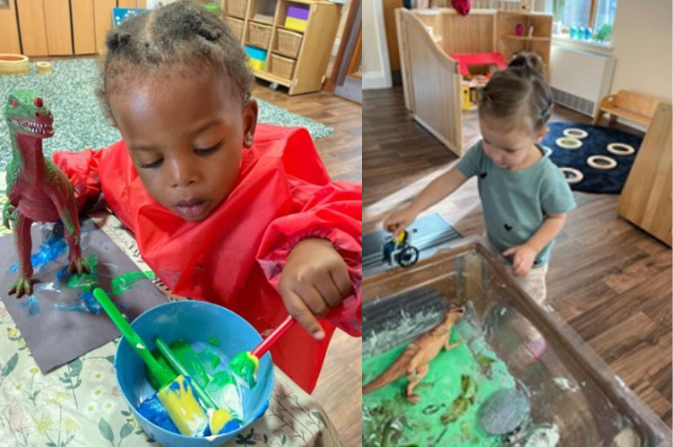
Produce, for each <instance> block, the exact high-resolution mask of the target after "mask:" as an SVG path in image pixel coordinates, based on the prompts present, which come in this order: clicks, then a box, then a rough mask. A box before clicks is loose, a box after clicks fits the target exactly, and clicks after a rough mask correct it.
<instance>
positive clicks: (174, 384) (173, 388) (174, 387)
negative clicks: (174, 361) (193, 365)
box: [170, 380, 180, 392]
mask: <svg viewBox="0 0 673 447" xmlns="http://www.w3.org/2000/svg"><path fill="white" fill-rule="evenodd" d="M170 387H171V391H175V392H178V391H180V384H179V383H178V382H177V381H176V380H174V381H173V382H171V385H170Z"/></svg>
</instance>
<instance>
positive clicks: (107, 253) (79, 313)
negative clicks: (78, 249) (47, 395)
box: [0, 220, 167, 373]
mask: <svg viewBox="0 0 673 447" xmlns="http://www.w3.org/2000/svg"><path fill="white" fill-rule="evenodd" d="M81 226H82V243H81V246H82V255H83V257H84V259H91V257H92V256H96V257H97V258H98V271H97V275H96V281H97V282H98V285H99V287H102V288H103V289H104V290H106V291H107V292H108V294H110V292H111V291H112V287H111V283H112V281H113V279H114V278H118V277H119V276H121V275H125V274H127V273H131V272H139V270H138V268H137V267H136V265H135V264H134V263H133V262H132V261H131V260H130V259H129V258H128V257H127V256H126V255H125V254H124V253H123V252H122V251H121V250H120V249H119V248H118V247H117V246H116V245H115V244H114V243H113V242H112V241H111V240H110V238H109V237H108V236H107V235H106V234H105V233H104V232H103V231H102V230H101V229H99V228H98V227H96V225H95V224H94V223H93V222H92V221H91V220H84V221H83V222H82V223H81ZM31 234H32V238H33V241H32V242H33V249H32V253H33V255H32V258H33V267H34V270H35V273H34V274H33V280H34V282H35V281H37V282H36V283H35V285H34V286H33V295H32V296H30V297H26V296H23V297H22V298H21V299H17V298H16V295H11V296H10V295H8V293H7V292H8V291H9V289H10V288H11V285H12V284H13V283H14V281H15V280H16V278H17V275H18V273H16V272H15V271H12V270H16V269H17V266H18V264H17V260H18V258H17V255H16V252H15V250H14V241H13V236H12V235H9V236H3V237H0V297H1V298H2V301H3V302H4V304H5V307H6V308H7V310H8V311H9V314H10V315H11V316H12V318H13V319H14V321H15V322H16V324H17V326H18V328H19V330H20V331H21V334H22V336H23V338H24V339H25V341H26V345H27V346H28V349H30V351H31V353H32V355H33V357H34V358H35V361H36V362H37V365H38V366H39V367H40V369H41V370H42V372H43V373H47V372H49V371H50V370H52V369H54V368H56V367H58V366H60V365H63V364H65V363H67V362H70V361H71V360H74V359H76V358H78V357H80V356H82V355H84V354H85V353H87V352H89V351H91V350H93V349H96V348H98V347H100V346H102V345H104V344H105V343H108V342H109V341H111V340H113V339H115V338H117V337H119V335H120V333H119V331H118V330H117V328H116V327H115V326H114V324H112V321H110V319H109V317H108V316H107V314H106V313H105V312H104V311H103V310H102V309H101V308H100V306H99V305H98V303H97V302H96V300H95V299H94V298H93V297H92V296H91V294H90V293H89V294H86V293H84V290H86V288H85V287H81V286H80V287H77V284H74V283H73V282H72V281H70V283H68V278H69V275H68V274H67V272H66V271H65V270H66V269H67V266H68V249H67V245H66V244H65V241H64V239H63V236H62V226H61V224H60V223H59V224H56V225H54V224H35V225H33V227H32V228H31ZM117 281H119V280H117ZM110 297H111V298H112V300H113V301H114V302H115V303H116V304H117V306H118V307H119V308H120V310H121V312H122V313H123V314H125V315H126V316H127V318H128V320H129V321H133V320H134V319H135V318H136V317H137V316H138V315H140V314H141V313H143V312H144V311H145V310H147V309H150V308H152V307H154V306H157V305H159V304H162V303H165V302H166V301H167V299H166V297H165V296H164V295H163V294H162V293H161V292H160V291H159V290H158V289H157V288H156V287H155V286H154V284H152V282H151V281H150V280H149V279H140V280H138V281H137V282H134V283H133V285H132V287H131V288H130V289H128V290H126V291H125V292H123V293H121V294H120V295H119V296H113V295H110ZM87 302H88V304H87ZM96 312H97V313H96Z"/></svg>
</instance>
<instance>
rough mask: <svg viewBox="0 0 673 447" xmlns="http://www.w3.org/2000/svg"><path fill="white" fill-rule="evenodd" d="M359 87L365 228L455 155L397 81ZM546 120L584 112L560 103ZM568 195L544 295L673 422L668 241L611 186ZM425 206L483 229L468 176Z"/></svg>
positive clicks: (467, 130)
mask: <svg viewBox="0 0 673 447" xmlns="http://www.w3.org/2000/svg"><path fill="white" fill-rule="evenodd" d="M363 93H364V98H363V104H364V105H363V107H364V111H363V126H364V132H363V140H364V147H365V150H364V152H363V158H364V175H363V177H364V179H363V182H364V185H365V187H364V199H363V232H364V233H367V232H370V231H373V230H377V229H379V228H380V222H381V220H382V219H383V218H384V217H385V215H386V214H387V213H388V212H389V211H390V210H391V209H392V208H394V207H396V206H399V205H400V204H402V203H404V202H406V201H408V200H410V199H411V198H412V197H414V196H415V195H416V194H417V193H418V192H419V190H420V189H422V188H423V187H424V186H425V185H427V184H428V182H429V181H430V180H431V179H433V178H434V177H436V176H437V175H438V174H439V173H441V172H444V171H445V170H446V169H447V168H448V167H449V166H451V165H452V164H453V162H455V161H456V157H455V156H454V155H452V154H451V153H450V152H449V150H448V149H446V148H445V147H444V146H443V145H441V144H440V143H439V142H437V140H435V139H434V138H433V137H432V136H430V134H429V133H428V132H426V131H425V130H423V129H422V128H420V126H418V125H417V124H416V123H415V122H413V121H412V120H411V118H410V117H409V114H408V113H407V112H406V110H405V108H404V99H403V94H402V90H401V89H400V88H395V89H392V90H367V91H365V92H363ZM552 120H569V121H574V122H580V123H588V122H590V119H589V118H588V117H586V116H584V115H580V114H577V113H574V112H572V111H569V110H567V109H563V108H561V107H558V108H557V111H556V112H555V113H554V115H553V116H552ZM463 133H464V136H463V144H471V143H474V142H476V141H478V139H479V134H478V127H477V122H476V117H475V116H474V114H473V115H471V116H470V117H469V118H468V119H466V120H464V126H463ZM575 199H576V200H577V203H578V208H577V209H575V210H574V211H572V212H571V214H570V216H569V219H568V223H567V224H566V226H565V228H564V229H563V231H562V233H561V234H560V236H559V238H558V240H557V245H556V247H555V248H554V251H553V254H552V258H551V264H550V270H549V274H548V276H547V286H548V297H549V304H550V305H551V306H552V307H553V308H554V309H555V310H556V311H557V312H558V313H559V314H560V316H561V317H562V318H563V319H564V320H565V321H566V322H567V323H568V324H569V325H570V326H571V327H572V328H573V329H574V330H575V331H577V333H578V334H579V335H580V336H581V337H582V338H584V339H585V340H586V341H588V343H589V345H590V346H591V347H592V348H593V349H594V350H595V351H596V352H597V353H598V355H599V356H600V357H601V358H602V359H603V360H604V361H605V362H606V363H607V364H608V365H609V366H610V367H611V368H612V370H613V372H614V373H615V374H617V375H619V376H620V377H621V378H622V379H623V380H624V382H626V383H627V384H628V385H629V386H630V387H631V388H632V389H633V390H634V391H635V392H636V393H637V394H638V395H639V396H640V398H641V399H642V400H643V401H644V402H645V403H646V404H647V405H649V406H650V408H652V409H653V410H654V412H655V413H656V414H658V415H659V416H660V417H661V418H662V420H663V421H664V422H665V423H666V424H668V425H669V427H670V426H671V393H672V391H671V348H672V343H671V323H672V321H671V272H672V270H671V250H670V248H668V247H667V246H665V245H664V244H662V243H660V242H658V241H657V240H656V239H654V238H652V237H651V236H649V235H648V234H647V233H645V232H643V231H641V230H640V229H638V228H637V227H635V226H633V225H631V224H629V223H628V222H626V221H624V220H622V219H620V218H619V217H618V216H617V212H616V209H617V200H618V196H617V195H608V194H587V193H575ZM429 212H439V213H441V214H442V215H443V216H444V217H445V218H446V219H447V220H448V221H449V222H451V223H452V224H453V225H454V226H455V227H456V229H457V230H458V231H459V232H460V233H462V234H463V235H479V234H482V232H483V231H484V226H483V222H482V211H481V205H480V202H479V198H478V193H477V188H476V181H475V180H474V179H472V180H470V181H468V183H467V184H466V185H464V186H463V187H462V188H461V189H460V190H458V191H457V192H456V193H454V194H453V195H452V196H451V197H449V198H448V199H446V200H444V201H443V202H441V203H440V204H438V205H436V206H435V207H434V208H431V209H430V210H429Z"/></svg>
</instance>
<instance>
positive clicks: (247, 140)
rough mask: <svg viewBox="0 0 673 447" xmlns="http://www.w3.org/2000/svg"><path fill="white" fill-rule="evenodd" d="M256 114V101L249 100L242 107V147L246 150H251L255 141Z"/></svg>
mask: <svg viewBox="0 0 673 447" xmlns="http://www.w3.org/2000/svg"><path fill="white" fill-rule="evenodd" d="M257 112H258V109H257V101H255V100H254V99H252V98H251V99H250V100H249V101H248V103H247V104H246V105H245V106H244V107H243V146H244V147H246V148H251V147H252V144H253V142H254V141H255V128H256V127H257Z"/></svg>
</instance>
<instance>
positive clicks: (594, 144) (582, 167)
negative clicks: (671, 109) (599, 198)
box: [542, 122, 643, 194]
mask: <svg viewBox="0 0 673 447" xmlns="http://www.w3.org/2000/svg"><path fill="white" fill-rule="evenodd" d="M569 128H575V129H582V130H584V131H586V132H588V134H589V135H587V136H586V137H585V138H582V139H581V140H580V141H581V142H582V147H580V148H579V149H563V148H561V147H560V146H557V145H556V140H557V139H558V138H562V137H564V135H563V131H564V130H565V129H569ZM642 142H643V138H642V137H639V136H636V135H632V134H630V133H627V132H623V131H621V130H616V129H608V128H607V127H600V126H592V125H589V124H576V123H567V122H553V123H549V133H548V134H547V135H546V136H545V137H544V138H543V139H542V145H543V146H545V147H548V148H549V149H551V150H552V155H551V160H552V161H553V162H554V163H556V165H557V166H558V167H560V168H561V167H568V168H574V169H577V170H578V171H580V172H581V173H582V174H583V175H584V179H583V180H582V181H581V182H579V183H571V184H570V188H571V189H573V190H575V191H583V192H597V193H608V194H619V193H620V192H621V191H622V188H623V187H624V183H625V182H626V178H627V177H628V175H629V171H631V166H633V162H634V160H635V159H636V155H637V154H638V148H639V147H640V144H641V143H642ZM610 143H624V144H628V145H629V146H631V147H633V148H634V149H635V150H636V152H634V153H633V154H631V155H615V154H612V153H611V152H609V151H608V149H607V146H608V144H610ZM592 155H604V156H607V157H610V158H612V159H613V160H615V161H616V162H617V166H616V167H615V168H613V169H610V170H603V169H597V168H593V167H591V166H589V164H588V163H587V158H589V157H590V156H592Z"/></svg>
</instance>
